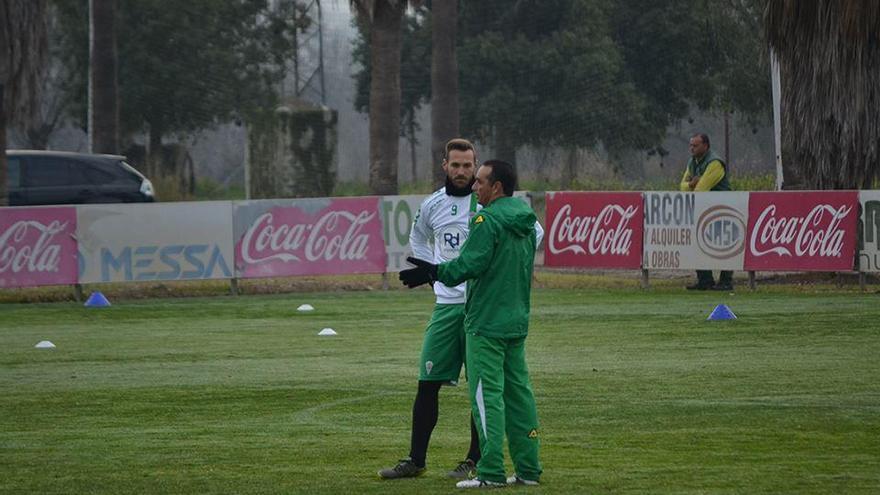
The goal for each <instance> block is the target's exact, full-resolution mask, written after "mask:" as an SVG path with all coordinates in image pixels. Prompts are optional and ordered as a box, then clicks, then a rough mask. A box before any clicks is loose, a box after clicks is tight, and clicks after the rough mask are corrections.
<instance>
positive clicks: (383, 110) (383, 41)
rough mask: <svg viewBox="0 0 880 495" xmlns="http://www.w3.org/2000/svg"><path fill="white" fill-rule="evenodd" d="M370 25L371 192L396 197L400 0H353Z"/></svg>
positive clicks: (403, 3) (401, 8) (359, 12)
mask: <svg viewBox="0 0 880 495" xmlns="http://www.w3.org/2000/svg"><path fill="white" fill-rule="evenodd" d="M351 3H352V5H354V7H355V8H356V9H357V13H358V16H360V18H361V20H362V21H366V22H369V24H370V60H371V72H370V191H371V192H372V193H373V194H376V195H383V194H397V160H398V138H399V133H400V41H401V21H402V19H403V12H404V9H405V7H406V2H405V1H403V0H352V2H351Z"/></svg>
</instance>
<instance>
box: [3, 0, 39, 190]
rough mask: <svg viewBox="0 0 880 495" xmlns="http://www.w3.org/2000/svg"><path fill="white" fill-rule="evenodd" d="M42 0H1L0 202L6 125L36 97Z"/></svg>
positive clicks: (25, 113)
mask: <svg viewBox="0 0 880 495" xmlns="http://www.w3.org/2000/svg"><path fill="white" fill-rule="evenodd" d="M47 44H48V42H47V40H46V2H45V0H0V206H5V205H7V204H8V197H7V190H6V175H7V172H6V169H7V163H6V126H7V122H8V123H11V124H16V123H23V122H24V121H25V120H26V119H27V118H29V117H30V116H31V115H32V114H33V112H34V111H35V109H36V107H37V104H38V101H39V94H38V92H39V89H40V88H41V87H42V84H41V81H40V80H41V78H42V75H43V70H44V68H45V62H46V53H47V48H46V47H47Z"/></svg>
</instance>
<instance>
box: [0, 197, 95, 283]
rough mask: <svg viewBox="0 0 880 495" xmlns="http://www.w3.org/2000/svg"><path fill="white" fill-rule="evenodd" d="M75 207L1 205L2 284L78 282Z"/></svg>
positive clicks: (0, 281) (0, 260) (0, 262)
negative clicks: (6, 206) (4, 206)
mask: <svg viewBox="0 0 880 495" xmlns="http://www.w3.org/2000/svg"><path fill="white" fill-rule="evenodd" d="M77 275H78V265H77V254H76V209H75V208H71V207H60V208H54V207H53V208H2V209H0V287H33V286H38V285H67V284H75V283H76V281H77V280H76V279H77Z"/></svg>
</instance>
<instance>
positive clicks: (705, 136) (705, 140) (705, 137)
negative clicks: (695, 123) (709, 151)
mask: <svg viewBox="0 0 880 495" xmlns="http://www.w3.org/2000/svg"><path fill="white" fill-rule="evenodd" d="M691 137H698V138H700V140H701V141H703V144H705V145H706V146H710V145H709V135H708V134H706V133H703V132H698V133H696V134H694V135H693V136H691Z"/></svg>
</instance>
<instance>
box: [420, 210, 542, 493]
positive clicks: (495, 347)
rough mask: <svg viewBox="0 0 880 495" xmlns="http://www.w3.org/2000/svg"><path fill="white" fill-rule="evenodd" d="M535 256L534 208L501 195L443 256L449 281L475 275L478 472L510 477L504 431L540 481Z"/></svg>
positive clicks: (521, 463)
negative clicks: (531, 352) (531, 366)
mask: <svg viewBox="0 0 880 495" xmlns="http://www.w3.org/2000/svg"><path fill="white" fill-rule="evenodd" d="M534 259H535V214H534V212H532V210H531V208H529V207H528V205H526V204H525V203H524V202H523V201H521V200H519V199H516V198H512V197H501V198H498V199H496V200H495V201H493V202H492V203H490V204H489V206H487V207H485V208H483V209H482V210H481V211H480V212H479V213H477V215H476V216H475V217H474V219H473V220H472V221H471V226H470V236H469V237H468V240H467V241H466V242H465V244H464V246H462V248H461V252H460V254H459V256H458V258H456V259H454V260H452V261H450V262H448V263H443V264H441V265H440V266H439V267H438V269H437V276H438V277H437V278H438V279H439V280H440V281H441V282H443V283H444V284H446V285H457V284H459V283H461V282H464V281H468V286H467V301H466V302H465V323H464V325H465V332H466V333H467V344H466V347H467V355H466V360H467V376H468V387H469V388H470V395H471V408H472V410H473V416H474V422H475V424H476V426H477V431H478V433H479V436H480V452H481V458H480V461H479V462H478V463H477V477H478V478H480V479H482V480H486V481H495V482H499V483H503V482H505V480H506V477H507V475H506V473H505V471H504V438H505V435H506V437H507V441H508V448H509V450H510V456H511V459H512V460H513V465H514V468H515V469H516V474H517V475H519V476H520V477H521V478H524V479H527V480H533V481H538V479H539V478H540V476H541V471H542V468H541V464H540V462H539V460H538V448H539V446H540V442H539V440H538V411H537V407H536V406H535V397H534V394H533V392H532V386H531V382H530V380H529V371H528V368H527V366H526V360H525V340H526V335H527V334H528V331H529V297H530V292H531V283H532V268H533V265H534Z"/></svg>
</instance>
